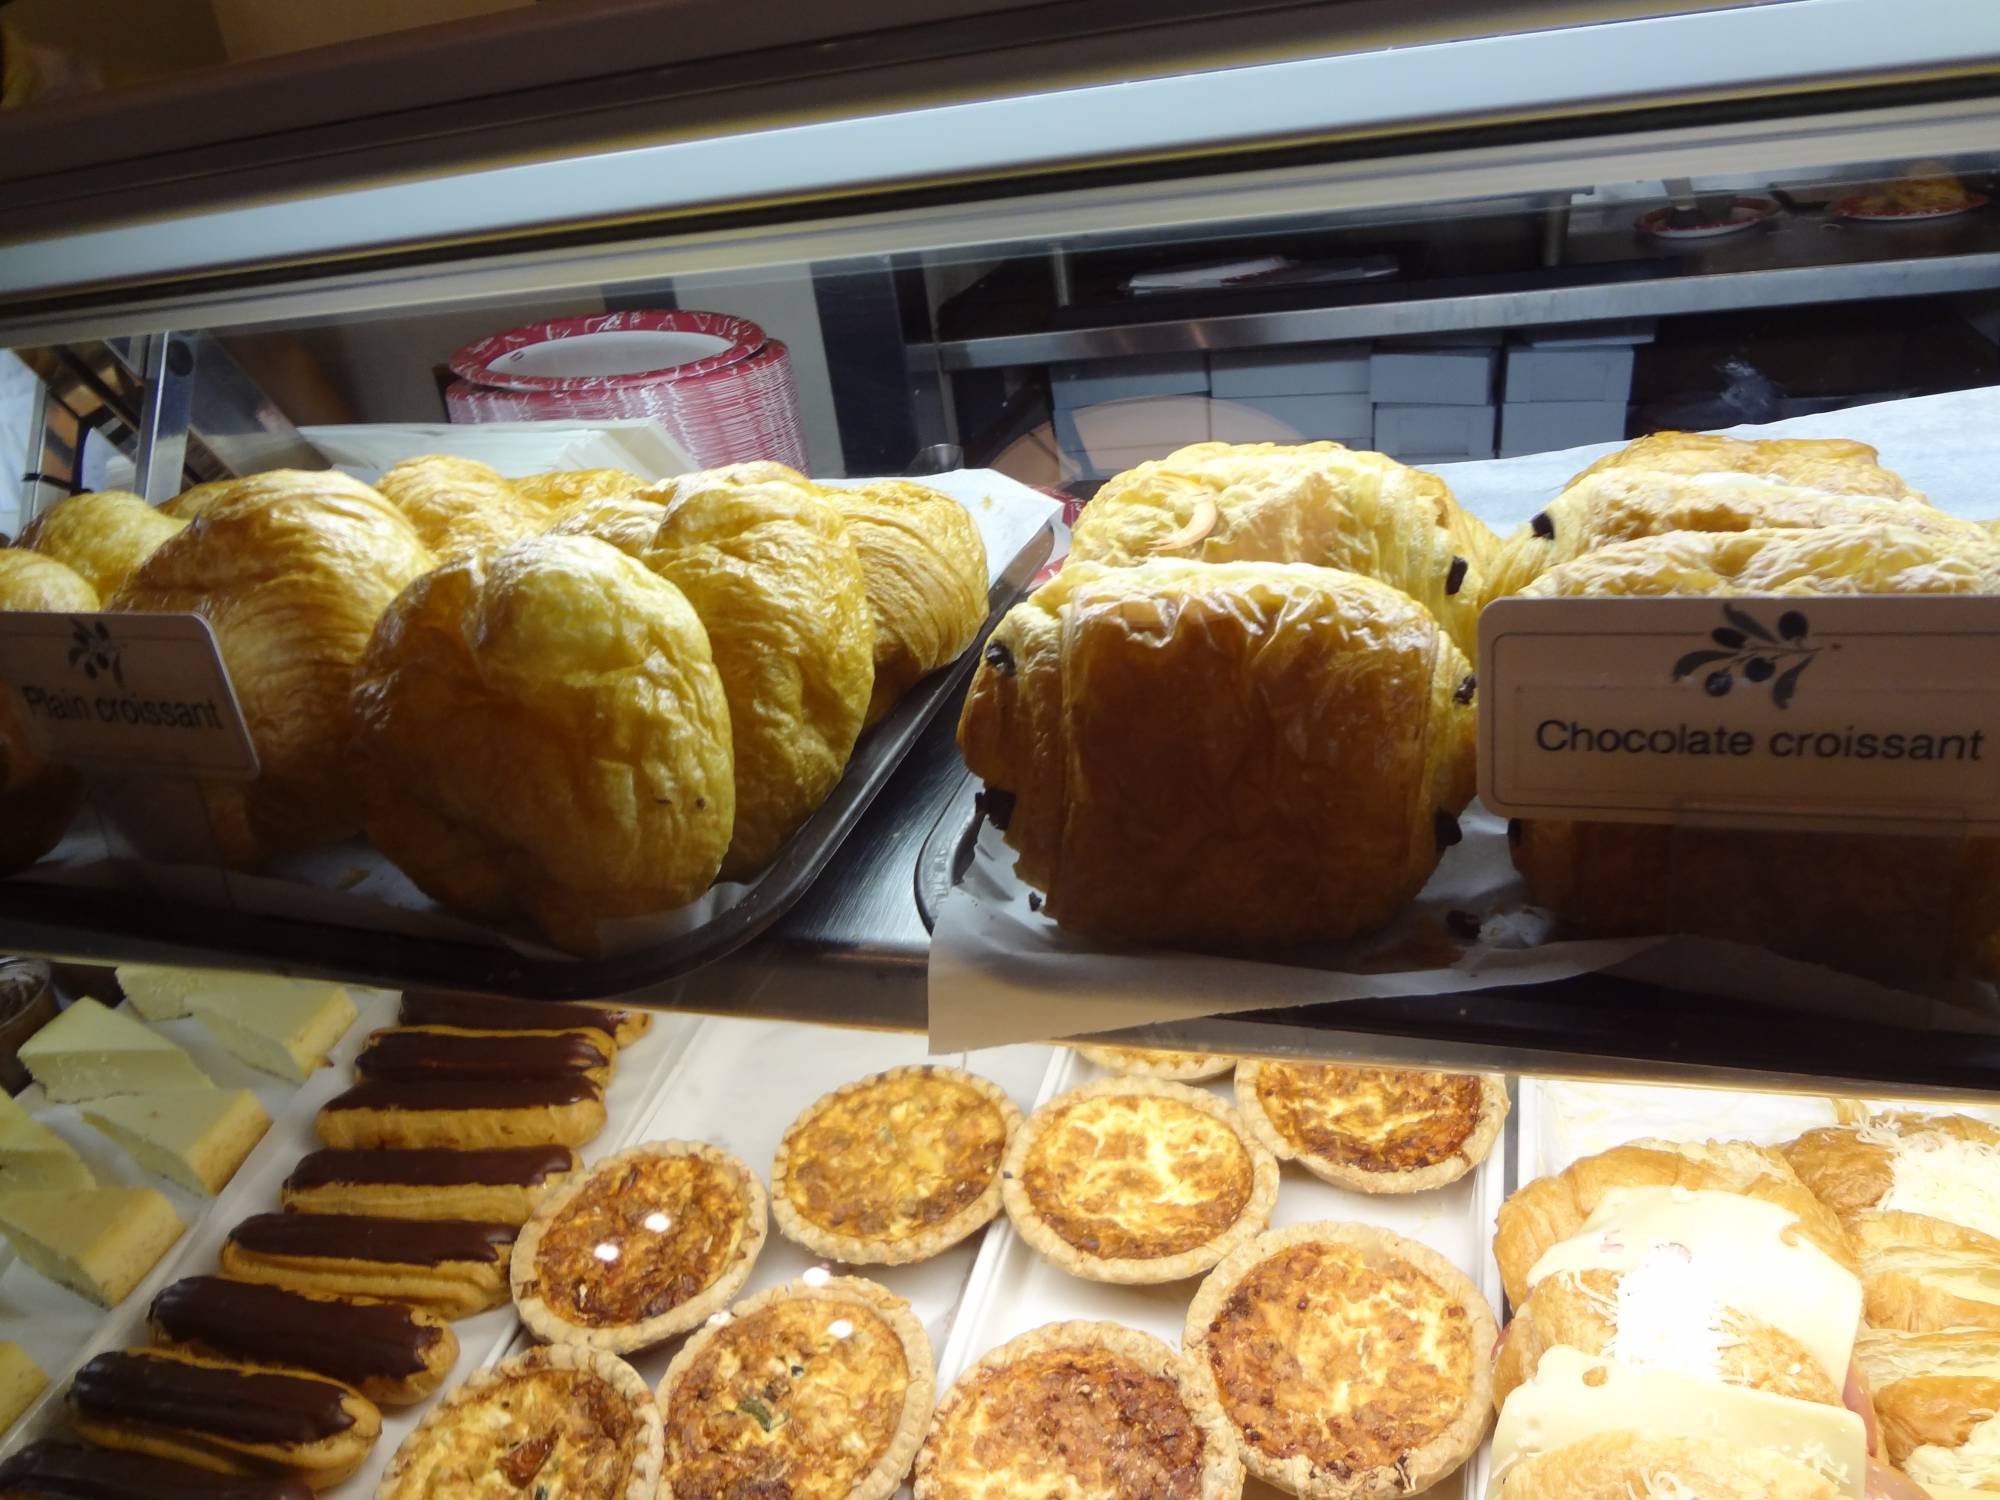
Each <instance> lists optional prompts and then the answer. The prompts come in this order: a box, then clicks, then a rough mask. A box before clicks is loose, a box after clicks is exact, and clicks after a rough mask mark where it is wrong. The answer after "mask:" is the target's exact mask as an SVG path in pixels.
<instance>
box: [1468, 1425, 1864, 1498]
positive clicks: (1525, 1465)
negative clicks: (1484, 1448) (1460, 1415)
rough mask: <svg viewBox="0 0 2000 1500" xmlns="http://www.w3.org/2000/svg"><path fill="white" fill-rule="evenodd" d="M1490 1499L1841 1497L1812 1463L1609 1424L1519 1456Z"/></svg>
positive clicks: (1720, 1440) (1707, 1439)
mask: <svg viewBox="0 0 2000 1500" xmlns="http://www.w3.org/2000/svg"><path fill="white" fill-rule="evenodd" d="M1491 1493H1492V1494H1493V1496H1494V1500H1638V1497H1644V1500H1842V1497H1843V1496H1845V1495H1846V1494H1847V1491H1845V1490H1843V1489H1842V1488H1841V1487H1840V1486H1839V1485H1838V1484H1836V1483H1835V1482H1834V1481H1833V1480H1831V1479H1829V1478H1828V1477H1827V1476H1826V1475H1825V1474H1822V1473H1821V1472H1820V1471H1819V1470H1818V1469H1816V1468H1814V1467H1812V1466H1811V1465H1810V1464H1806V1463H1802V1462H1801V1461H1799V1460H1798V1459H1795V1458H1787V1457H1786V1456H1785V1455H1783V1454H1782V1453H1780V1452H1778V1451H1777V1450H1776V1449H1775V1448H1752V1447H1749V1446H1748V1445H1746V1444H1742V1443H1733V1442H1730V1441H1728V1440H1727V1439H1725V1438H1720V1437H1673V1436H1669V1435H1667V1434H1665V1433H1654V1432H1633V1431H1625V1430H1612V1431H1608V1432H1598V1433H1594V1434H1592V1435H1591V1436H1589V1437H1587V1438H1583V1439H1580V1440H1579V1441H1577V1442H1574V1443H1569V1444H1567V1445H1565V1446H1563V1447H1560V1448H1555V1449H1551V1450H1550V1451H1549V1452H1547V1453H1536V1454H1533V1455H1531V1456H1529V1457H1527V1458H1524V1459H1522V1460H1521V1461H1520V1462H1519V1463H1517V1464H1514V1465H1513V1466H1512V1467H1510V1468H1509V1469H1508V1470H1507V1472H1506V1473H1505V1474H1504V1475H1501V1476H1499V1486H1498V1488H1497V1489H1496V1490H1494V1491H1492V1492H1491Z"/></svg>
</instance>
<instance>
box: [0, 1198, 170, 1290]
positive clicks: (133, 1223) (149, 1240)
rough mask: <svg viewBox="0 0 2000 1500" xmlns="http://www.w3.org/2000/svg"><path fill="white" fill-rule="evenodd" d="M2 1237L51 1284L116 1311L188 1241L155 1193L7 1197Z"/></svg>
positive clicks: (1, 1204)
mask: <svg viewBox="0 0 2000 1500" xmlns="http://www.w3.org/2000/svg"><path fill="white" fill-rule="evenodd" d="M0 1234H5V1235H6V1236H7V1239H8V1241H9V1243H11V1244H12V1245H13V1247H14V1251H15V1253H16V1254H17V1255H19V1256H20V1257H21V1259H22V1260H24V1261H26V1262H27V1263H28V1264H29V1265H31V1266H33V1267H34V1268H35V1269H36V1270H37V1271H40V1272H41V1273H42V1274H43V1275H44V1276H46V1277H48V1278H49V1280H51V1281H53V1282H56V1283H57V1284H58V1285H61V1286H66V1287H68V1288H69V1289H70V1290H71V1291H73V1292H75V1293H76V1294H77V1295H78V1296H79V1297H88V1298H89V1299H90V1300H91V1301H93V1302H95V1303H97V1304H98V1305H99V1306H101V1307H116V1306H117V1305H118V1304H119V1303H120V1302H123V1301H124V1300H125V1298H126V1296H127V1295H128V1294H129V1293H130V1292H131V1290H132V1288H133V1287H135V1286H137V1285H138V1284H139V1283H140V1282H141V1281H143V1280H144V1279H145V1277H146V1273H147V1272H148V1271H150V1270H152V1269H153V1267H154V1265H155V1264H157V1263H158V1261H159V1259H160V1257H161V1256H163V1255H165V1254H166V1253H167V1251H168V1250H169V1249H170V1248H171V1247H172V1245H173V1243H174V1241H175V1240H177V1239H179V1238H180V1237H181V1221H180V1218H179V1216H178V1215H176V1214H175V1213H174V1206H173V1205H172V1204H171V1203H169V1202H167V1198H166V1194H164V1193H162V1192H160V1191H159V1190H158V1189H156V1188H92V1189H90V1190H89V1191H87V1192H81V1193H0Z"/></svg>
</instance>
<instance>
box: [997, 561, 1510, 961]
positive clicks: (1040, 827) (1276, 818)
mask: <svg viewBox="0 0 2000 1500" xmlns="http://www.w3.org/2000/svg"><path fill="white" fill-rule="evenodd" d="M1473 689H1474V683H1473V679H1472V675H1471V672H1470V670H1469V667H1468V664H1467V662H1466V660H1465V657H1464V656H1463V655H1462V654H1461V653H1460V652H1459V650H1458V648H1457V647H1456V646H1454V645H1453V644H1452V643H1451V641H1450V639H1449V638H1448V637H1446V636H1445V634H1444V633H1443V632H1442V631H1441V630H1440V629H1439V628H1438V625H1437V622H1436V621H1435V620H1434V619H1433V618H1432V617H1431V615H1430V613H1429V612H1428V611H1427V610H1425V609H1424V608H1423V606H1421V605H1420V604H1417V603H1416V602H1415V601H1414V600H1412V599H1411V598H1410V597H1409V596H1408V595H1407V594H1404V593H1401V592H1400V591H1398V590H1396V589H1394V588H1391V587H1389V586H1388V585H1387V584H1382V583H1377V582H1375V581H1373V580H1371V579H1366V578H1360V577H1357V576H1355V575H1354V574H1351V573H1339V572H1335V571H1333V570H1331V569H1328V568H1316V567H1308V566H1305V565H1302V564H1290V565H1287V564H1281V563H1266V562H1253V563H1200V562H1149V563H1144V564H1142V565H1140V566H1138V567H1132V568H1112V567H1104V566H1100V565H1097V564H1093V563H1084V562H1071V563H1070V564H1069V565H1068V566H1066V567H1065V568H1064V569H1063V571H1062V572H1061V573H1060V574H1059V575H1057V577H1056V578H1055V579H1054V580H1053V581H1052V582H1050V583H1048V584H1046V585H1044V586H1043V587H1042V588H1041V589H1038V590H1037V591H1036V592H1035V593H1034V595H1033V596H1032V597H1030V598H1029V599H1027V600H1026V601H1025V602H1023V603H1022V604H1020V605H1017V606H1016V607H1015V608H1014V609H1013V610H1012V611H1010V612H1009V613H1008V615H1007V617H1006V619H1004V620H1003V621H1001V623H1000V625H999V627H998V629H997V630H996V631H995V632H994V634H993V636H992V638H991V639H990V641H989V642H988V644H987V648H986V652H985V656H984V660H983V662H982V664H981V666H980V668H979V671H978V674H977V676H976V677H975V678H974V680H973V684H972V689H971V692H970V693H969V695H968V696H967V698H966V703H965V711H964V714H963V716H962V717H961V718H960V720H959V726H958V738H959V745H960V746H961V748H962V749H963V750H964V752H965V759H966V764H967V765H969V766H970V767H971V768H972V770H973V772H974V774H975V775H978V776H980V777H982V778H984V779H985V781H986V783H987V786H988V788H989V791H988V794H987V795H988V797H989V799H990V806H991V807H992V808H993V809H994V810H995V814H996V821H997V820H998V819H999V817H1000V816H1002V815H1003V813H1004V816H1005V817H1006V819H1007V821H1006V822H1005V823H1004V825H1003V826H1004V827H1005V829H1006V834H1007V839H1008V842H1009V843H1011V844H1012V845H1013V847H1014V848H1015V849H1016V850H1017V851H1019V853H1020V862H1019V870H1020V874H1021V876H1022V878H1023V879H1024V880H1026V881H1027V882H1028V883H1029V884H1030V885H1033V886H1036V887H1038V888H1039V889H1040V890H1041V891H1043V892H1044V893H1046V897H1047V910H1048V912H1049V913H1050V915H1051V916H1053V917H1054V918H1056V920H1058V921H1060V922H1062V923H1064V924H1066V925H1069V926H1072V927H1075V928H1077V929H1079V930H1081V931H1085V932H1090V933H1095V934H1099V935H1103V936H1109V937H1120V938H1135V939H1144V940H1153V941H1160V942H1170V943H1176V944H1187V943H1206V944H1237V943H1273V942H1308V941H1315V940H1323V939H1338V938H1345V937H1351V936H1353V935H1355V934H1357V933H1362V932H1366V931H1369V930H1371V929H1372V928H1375V927H1379V926H1380V925H1382V924H1383V923H1384V922H1386V921H1387V920H1388V919H1389V918H1390V917H1391V916H1393V915H1394V914H1395V912H1396V911H1397V910H1398V909H1399V908H1400V907H1402V906H1403V905H1404V903H1406V902H1407V901H1409V900H1410V899H1411V898H1412V897H1413V896H1415V895H1416V893H1417V891H1418V890H1419V889H1421V888H1422V886H1423V884H1424V881H1425V880H1426V879H1427V878H1428V877H1429V876H1430V873H1431V871H1432V869H1434V868H1435V866H1436V864H1437V860H1438V855H1439V852H1440V850H1441V849H1442V848H1444V847H1445V846H1446V845H1448V844H1450V843H1452V842H1455V841H1456V838H1457V832H1458V825H1457V819H1456V815H1457V813H1458V812H1459V810H1460V809H1461V808H1463V807H1464V805H1465V804H1466V802H1467V801H1469V800H1470V798H1471V796H1472V781H1473V759H1472V758H1473V713H1474V711H1473V706H1472V699H1473Z"/></svg>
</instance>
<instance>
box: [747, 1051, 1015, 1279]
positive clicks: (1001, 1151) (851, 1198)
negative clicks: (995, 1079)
mask: <svg viewBox="0 0 2000 1500" xmlns="http://www.w3.org/2000/svg"><path fill="white" fill-rule="evenodd" d="M1020 1126H1021V1111H1020V1110H1019V1109H1017V1108H1015V1106H1014V1101H1013V1100H1012V1099H1009V1098H1008V1097H1007V1095H1006V1093H1005V1092H1004V1091H1003V1090H1002V1089H1001V1088H1000V1087H999V1086H998V1085H997V1084H993V1083H989V1082H988V1081H987V1080H986V1079H984V1078H981V1077H979V1076H977V1075H976V1074H973V1073H967V1072H964V1071H963V1070H961V1069H958V1068H940V1067H934V1066H931V1065H929V1064H924V1065H921V1066H916V1067H907V1068H891V1069H889V1071H888V1072H886V1073H876V1074H874V1075H872V1076H870V1077H868V1078H863V1079H861V1080H860V1081H858V1082H856V1083H850V1084H847V1085H846V1086H845V1087H843V1088H838V1089H835V1090H834V1091H833V1092H832V1093H830V1094H827V1095H826V1096H824V1097H823V1098H821V1099H818V1100H816V1101H814V1102H813V1103H812V1104H811V1105H810V1106H808V1107H807V1109H806V1111H805V1113H803V1114H801V1115H800V1116H799V1117H798V1118H797V1119H796V1120H794V1121H793V1122H792V1125H791V1128H790V1129H789V1130H787V1131H786V1132H785V1138H784V1139H783V1140H782V1141H780V1142H779V1143H778V1155H777V1159H776V1160H775V1161H774V1162H773V1163H772V1164H771V1201H772V1211H773V1212H774V1213H775V1214H776V1216H777V1220H778V1228H779V1230H781V1231H782V1232H783V1233H784V1235H785V1237H786V1238H787V1239H791V1240H796V1241H797V1242H798V1243H799V1244H801V1245H804V1246H805V1247H806V1248H807V1249H809V1250H814V1251H817V1252H818V1253H819V1254H821V1255H824V1256H826V1257H828V1258H829V1259H831V1260H838V1261H845V1262H847V1263H848V1264H850V1265H903V1264H906V1263H907V1262H910V1261H916V1260H928V1259H929V1258H930V1257H931V1256H933V1255H936V1254H938V1253H939V1252H941V1251H944V1250H948V1249H949V1248H951V1246H953V1245H956V1244H957V1243H958V1242H959V1241H960V1240H962V1239H964V1238H965V1237H966V1236H967V1235H969V1234H971V1233H973V1232H974V1231H975V1230H977V1229H980V1228H983V1227H984V1226H985V1225H986V1224H987V1222H988V1221H990V1220H991V1219H992V1218H993V1216H994V1215H995V1214H997V1213H999V1212H1000V1162H1001V1158H1002V1157H1004V1156H1005V1155H1006V1154H1007V1146H1008V1143H1009V1142H1010V1141H1011V1140H1013V1138H1014V1133H1015V1131H1017V1130H1018V1129H1020Z"/></svg>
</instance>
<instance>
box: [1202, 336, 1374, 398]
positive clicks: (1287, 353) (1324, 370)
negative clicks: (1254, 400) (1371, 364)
mask: <svg viewBox="0 0 2000 1500" xmlns="http://www.w3.org/2000/svg"><path fill="white" fill-rule="evenodd" d="M1368 352H1369V351H1368V346H1367V345H1366V344H1292V345H1288V346H1287V347H1285V348H1282V349H1243V350H1233V351H1231V350H1225V351H1222V352H1219V353H1215V354H1211V355H1209V357H1208V388H1209V392H1210V394H1212V395H1216V396H1229V397H1238V396H1315V395H1321V394H1326V393H1335V394H1339V393H1352V392H1356V391H1360V392H1364V393H1365V392H1366V391H1367V389H1368Z"/></svg>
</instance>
